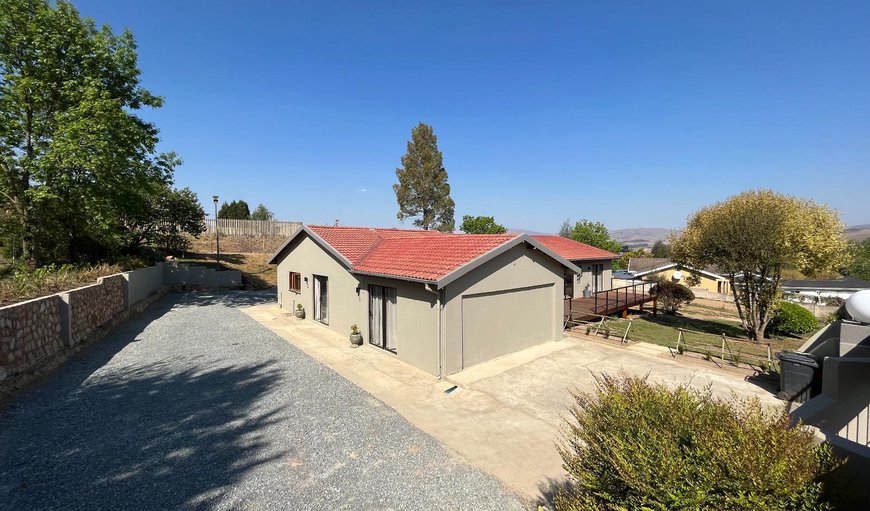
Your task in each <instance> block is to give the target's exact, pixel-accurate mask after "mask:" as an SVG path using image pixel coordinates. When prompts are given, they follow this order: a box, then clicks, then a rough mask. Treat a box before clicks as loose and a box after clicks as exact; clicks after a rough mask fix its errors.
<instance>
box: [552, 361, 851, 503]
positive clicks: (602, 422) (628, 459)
mask: <svg viewBox="0 0 870 511" xmlns="http://www.w3.org/2000/svg"><path fill="white" fill-rule="evenodd" d="M597 383H598V384H597V388H596V389H595V391H594V393H591V394H575V395H574V400H575V402H574V404H573V406H572V407H571V408H570V410H569V412H570V416H569V417H568V418H567V419H566V420H565V426H566V428H565V435H564V440H562V441H561V442H560V444H559V446H558V450H559V454H560V455H561V457H562V461H563V467H564V468H565V470H566V471H567V472H568V477H569V484H568V485H567V486H566V488H565V489H563V490H561V491H560V492H559V493H558V495H557V496H556V499H555V504H556V509H557V510H558V511H581V510H582V511H605V510H635V509H637V510H667V509H684V510H689V509H691V510H697V511H714V510H716V511H718V510H729V511H741V510H745V511H756V510H760V509H764V510H771V511H773V510H776V511H799V510H810V509H813V510H817V509H818V510H822V509H831V508H832V507H831V506H832V504H839V502H830V501H829V499H832V498H843V497H841V496H840V495H838V494H837V493H836V492H830V493H829V492H827V491H826V485H830V486H834V485H837V484H840V485H841V484H843V482H844V481H843V480H842V479H840V478H839V476H840V474H839V473H838V471H837V470H836V469H837V468H838V466H839V465H840V463H841V462H840V461H839V460H837V459H836V458H835V457H834V455H833V453H832V452H831V448H830V446H827V445H825V444H821V445H815V442H814V441H813V433H812V431H810V429H809V428H806V427H803V426H801V425H798V426H796V427H791V425H790V424H789V418H788V415H787V414H786V413H785V412H784V410H782V409H780V410H772V409H767V408H766V407H762V406H761V404H760V403H759V401H758V400H757V399H754V400H738V399H737V398H732V399H731V400H723V399H719V398H716V397H714V396H713V395H712V392H711V391H710V389H709V388H708V389H705V390H698V389H695V388H692V387H688V386H686V385H684V384H681V385H679V386H676V387H671V386H667V385H665V384H663V383H659V384H652V383H649V382H648V381H647V380H646V378H639V377H631V376H626V375H620V376H607V375H603V376H600V377H598V378H597ZM835 478H836V479H835Z"/></svg>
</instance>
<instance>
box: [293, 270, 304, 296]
mask: <svg viewBox="0 0 870 511" xmlns="http://www.w3.org/2000/svg"><path fill="white" fill-rule="evenodd" d="M290 291H295V292H297V293H300V292H302V275H301V274H299V273H296V272H295V271H291V272H290Z"/></svg>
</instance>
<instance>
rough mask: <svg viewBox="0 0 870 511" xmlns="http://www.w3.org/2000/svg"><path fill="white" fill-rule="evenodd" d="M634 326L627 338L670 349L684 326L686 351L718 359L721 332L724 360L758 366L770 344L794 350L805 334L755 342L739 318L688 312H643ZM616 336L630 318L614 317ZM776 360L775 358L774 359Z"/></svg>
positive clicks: (613, 323)
mask: <svg viewBox="0 0 870 511" xmlns="http://www.w3.org/2000/svg"><path fill="white" fill-rule="evenodd" d="M631 319H632V322H631V329H630V331H629V334H628V339H630V340H632V341H643V342H648V343H651V344H658V345H661V346H668V347H671V348H676V347H677V338H678V335H679V329H683V338H682V339H683V346H684V348H685V349H686V351H690V352H694V353H699V354H701V355H705V356H708V355H709V356H710V357H712V358H716V359H718V358H719V357H720V356H721V350H722V334H725V336H726V337H727V338H728V339H727V347H728V348H729V349H730V352H729V351H728V350H727V349H726V352H725V361H726V362H733V361H734V360H738V361H739V362H740V363H744V364H745V363H750V364H752V365H754V366H759V365H761V363H762V362H763V361H766V360H767V345H768V344H770V350H771V353H776V352H778V351H782V350H794V349H797V348H798V347H800V345H802V344H803V343H804V341H805V340H806V339H807V338H809V335H812V334H809V335H807V336H806V337H787V338H773V339H765V340H764V342H759V343H754V342H751V341H749V339H748V338H747V337H746V335H745V333H744V332H743V328H742V327H741V326H740V321H738V320H735V319H725V318H711V317H690V316H687V315H682V314H680V315H674V316H672V315H669V314H662V313H659V314H658V315H657V316H652V315H651V314H644V315H642V316H634V317H632V318H631ZM611 325H612V326H613V330H614V332H615V333H614V336H617V334H616V333H618V336H619V337H621V336H622V333H623V332H624V331H625V328H626V327H627V326H628V320H622V319H620V320H613V322H612V323H611ZM774 362H776V361H775V359H774Z"/></svg>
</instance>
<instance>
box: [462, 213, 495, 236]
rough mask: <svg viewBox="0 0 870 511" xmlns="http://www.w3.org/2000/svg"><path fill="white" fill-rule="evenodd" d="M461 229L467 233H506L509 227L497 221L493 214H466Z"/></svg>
mask: <svg viewBox="0 0 870 511" xmlns="http://www.w3.org/2000/svg"><path fill="white" fill-rule="evenodd" d="M459 229H460V230H461V231H462V232H464V233H465V234H504V233H506V232H507V229H505V228H504V226H503V225H499V224H497V223H495V218H493V217H491V216H471V215H464V216H463V217H462V225H461V226H460V227H459Z"/></svg>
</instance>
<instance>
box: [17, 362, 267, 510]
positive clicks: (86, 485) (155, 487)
mask: <svg viewBox="0 0 870 511" xmlns="http://www.w3.org/2000/svg"><path fill="white" fill-rule="evenodd" d="M171 365H172V364H171V361H170V360H167V361H164V362H161V363H158V364H154V365H151V366H149V367H147V368H133V369H131V370H129V371H127V372H124V373H123V374H119V375H117V376H113V377H108V378H105V379H103V380H101V381H98V382H94V383H93V384H89V385H87V386H85V387H82V388H80V389H77V390H75V391H73V392H72V393H70V394H68V395H67V396H66V397H65V399H64V400H63V401H62V402H61V403H57V404H56V405H55V406H54V407H53V408H54V409H53V410H51V411H50V412H51V416H42V417H39V418H32V419H34V422H33V423H32V424H31V426H32V427H30V428H26V427H22V423H25V422H29V421H23V420H18V421H16V422H17V423H18V424H16V426H18V427H16V428H13V430H12V431H9V430H7V431H6V432H5V433H4V434H0V440H2V442H3V443H6V444H7V445H9V446H15V447H14V453H13V452H6V453H4V459H6V460H11V461H14V463H13V464H12V465H13V467H8V466H7V467H6V468H5V469H4V470H0V503H2V502H4V501H8V502H9V503H10V504H11V506H10V507H9V508H7V509H174V508H178V507H184V508H188V509H207V508H212V507H213V506H214V505H215V503H216V499H219V498H220V497H221V496H222V495H223V492H222V491H221V489H224V488H226V487H228V486H231V485H233V484H237V483H238V482H239V481H240V480H241V479H242V478H243V476H244V475H245V473H246V472H248V471H249V470H251V469H252V468H254V467H256V466H258V465H260V464H263V463H268V462H269V461H271V460H273V459H275V458H277V457H278V456H279V455H277V454H274V450H272V452H273V454H271V455H268V456H266V455H263V454H258V453H262V452H263V451H264V450H267V449H266V447H267V443H266V441H265V439H264V438H263V437H262V436H261V435H260V434H258V432H259V431H260V430H262V429H263V428H265V427H266V426H268V425H270V424H272V423H274V422H276V420H277V419H276V418H275V415H276V414H278V413H279V412H280V411H281V408H280V407H275V408H273V409H272V410H271V411H268V412H263V413H260V414H258V415H257V414H253V415H252V411H251V410H250V409H249V404H251V403H254V402H256V401H257V400H258V399H260V398H261V397H262V396H263V395H264V394H265V393H266V392H268V391H269V389H270V388H271V387H272V386H273V385H275V384H276V383H277V382H278V381H279V379H280V374H279V371H278V370H277V369H273V368H270V364H269V363H264V364H258V365H251V366H244V367H232V368H220V369H215V370H211V371H205V372H197V371H194V370H187V371H182V372H173V371H172V370H171V369H169V366H171ZM19 419H21V418H20V417H19ZM37 419H38V422H36V420H37ZM37 424H38V427H37ZM34 429H37V430H38V431H34ZM2 450H3V451H6V449H2ZM7 456H8V457H7ZM4 464H5V462H4ZM10 468H11V470H10ZM3 472H5V474H4V473H3ZM10 476H11V477H10ZM4 490H5V491H4ZM0 507H2V506H0Z"/></svg>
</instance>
